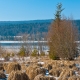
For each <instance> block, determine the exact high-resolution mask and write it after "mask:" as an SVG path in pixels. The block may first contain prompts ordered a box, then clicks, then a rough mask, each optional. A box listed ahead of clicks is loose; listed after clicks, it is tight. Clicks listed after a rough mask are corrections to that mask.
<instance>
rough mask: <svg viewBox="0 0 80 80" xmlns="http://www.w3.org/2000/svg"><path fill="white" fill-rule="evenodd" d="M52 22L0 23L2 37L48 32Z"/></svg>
mask: <svg viewBox="0 0 80 80" xmlns="http://www.w3.org/2000/svg"><path fill="white" fill-rule="evenodd" d="M51 22H52V20H51V19H50V20H31V21H0V35H1V36H17V35H19V34H21V33H22V34H23V33H27V34H32V33H34V34H35V33H37V32H40V33H42V32H47V31H48V27H49V25H50V23H51Z"/></svg>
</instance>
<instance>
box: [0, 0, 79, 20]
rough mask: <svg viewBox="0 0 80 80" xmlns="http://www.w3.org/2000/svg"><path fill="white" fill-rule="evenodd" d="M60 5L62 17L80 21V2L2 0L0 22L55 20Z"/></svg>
mask: <svg viewBox="0 0 80 80" xmlns="http://www.w3.org/2000/svg"><path fill="white" fill-rule="evenodd" d="M58 3H62V5H63V8H65V9H64V11H63V12H62V15H65V16H66V17H70V16H72V17H73V19H80V11H79V10H80V0H0V21H24V20H42V19H54V14H55V11H56V5H57V4H58Z"/></svg>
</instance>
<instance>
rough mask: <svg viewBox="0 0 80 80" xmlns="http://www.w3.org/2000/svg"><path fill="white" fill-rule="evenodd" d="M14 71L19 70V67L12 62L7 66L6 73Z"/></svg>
mask: <svg viewBox="0 0 80 80" xmlns="http://www.w3.org/2000/svg"><path fill="white" fill-rule="evenodd" d="M13 70H14V71H16V70H21V66H20V65H19V64H18V63H16V62H12V63H9V64H8V66H7V71H6V72H7V73H10V72H11V71H13Z"/></svg>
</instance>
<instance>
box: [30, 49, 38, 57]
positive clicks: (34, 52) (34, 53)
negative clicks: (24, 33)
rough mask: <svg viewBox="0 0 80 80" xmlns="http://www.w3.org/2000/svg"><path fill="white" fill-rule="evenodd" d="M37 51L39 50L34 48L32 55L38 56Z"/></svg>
mask: <svg viewBox="0 0 80 80" xmlns="http://www.w3.org/2000/svg"><path fill="white" fill-rule="evenodd" d="M37 52H38V51H37V50H36V49H34V50H33V52H32V53H31V56H34V57H36V56H37Z"/></svg>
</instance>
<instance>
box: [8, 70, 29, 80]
mask: <svg viewBox="0 0 80 80" xmlns="http://www.w3.org/2000/svg"><path fill="white" fill-rule="evenodd" d="M8 80H30V79H29V77H28V75H27V74H26V73H25V72H21V71H18V70H17V71H12V72H11V73H10V75H9V77H8Z"/></svg>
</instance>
